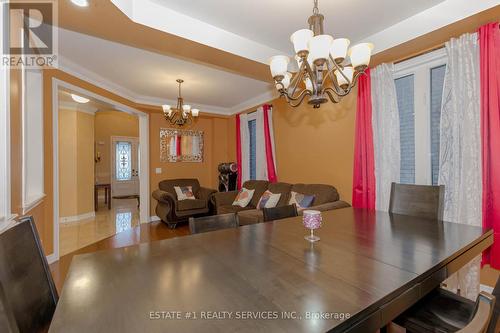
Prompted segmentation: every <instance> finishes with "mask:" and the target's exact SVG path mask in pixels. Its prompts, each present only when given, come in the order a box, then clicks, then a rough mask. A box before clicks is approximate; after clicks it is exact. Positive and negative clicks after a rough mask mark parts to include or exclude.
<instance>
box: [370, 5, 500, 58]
mask: <svg viewBox="0 0 500 333" xmlns="http://www.w3.org/2000/svg"><path fill="white" fill-rule="evenodd" d="M495 6H498V0H480V1H478V0H445V1H443V2H441V3H439V4H437V5H436V6H434V7H431V8H429V9H426V10H424V11H422V12H420V13H418V14H415V15H413V16H411V17H409V18H407V19H405V20H403V21H401V22H399V23H396V24H394V25H392V26H390V27H388V28H386V29H384V30H382V31H379V32H377V33H375V34H372V35H371V36H368V37H366V38H364V39H363V40H362V41H369V42H370V43H373V44H374V45H375V49H374V54H376V53H379V52H382V51H385V50H388V49H390V48H392V47H395V46H397V45H399V44H402V43H405V42H407V41H410V40H412V39H415V38H417V37H420V36H422V35H425V34H427V33H430V32H432V31H435V30H438V29H440V28H443V27H445V26H447V25H449V24H452V23H454V22H457V21H460V20H462V19H465V18H467V17H469V16H471V15H474V14H477V13H479V12H482V11H484V10H487V9H489V8H492V7H495Z"/></svg>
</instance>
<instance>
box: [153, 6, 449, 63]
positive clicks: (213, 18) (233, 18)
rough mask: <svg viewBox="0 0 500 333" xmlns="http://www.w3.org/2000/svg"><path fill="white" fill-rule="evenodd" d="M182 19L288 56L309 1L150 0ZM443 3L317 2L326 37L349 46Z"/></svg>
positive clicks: (304, 24) (303, 23)
mask: <svg viewBox="0 0 500 333" xmlns="http://www.w3.org/2000/svg"><path fill="white" fill-rule="evenodd" d="M153 1H154V2H157V3H159V4H161V5H163V6H166V7H168V8H170V9H172V10H174V11H177V12H179V13H182V14H184V15H188V16H191V17H193V18H196V19H198V20H201V21H203V22H206V23H208V24H211V25H214V26H216V27H219V28H222V29H224V30H227V31H231V32H233V33H235V34H237V35H240V36H242V37H246V38H248V39H251V40H253V41H256V42H258V43H261V44H264V45H267V46H270V47H273V48H275V49H278V50H281V51H282V52H285V53H291V52H292V50H293V46H292V44H291V42H290V35H291V34H292V33H293V32H295V31H297V30H299V29H304V28H307V26H308V25H307V19H308V17H309V16H310V15H311V14H312V8H313V1H312V0H237V1H234V0H210V1H207V0H183V1H178V0H153ZM443 1H444V0H418V1H401V0H376V1H373V0H349V1H333V0H320V1H319V10H320V13H321V14H323V15H324V16H325V33H327V34H330V35H333V36H334V37H335V38H338V37H343V38H348V39H350V40H351V41H353V42H359V41H362V40H363V39H364V38H366V37H368V36H370V35H372V34H374V33H375V32H378V31H381V30H384V29H386V28H387V27H390V26H392V25H394V24H396V23H398V22H400V21H402V20H404V19H406V18H408V17H410V16H413V15H415V14H417V13H419V12H421V11H423V10H425V9H428V8H430V7H432V6H435V5H437V4H439V3H440V2H443Z"/></svg>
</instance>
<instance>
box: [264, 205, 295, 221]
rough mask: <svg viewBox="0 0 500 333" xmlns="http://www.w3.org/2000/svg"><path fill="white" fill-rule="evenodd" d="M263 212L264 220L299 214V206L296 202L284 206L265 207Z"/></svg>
mask: <svg viewBox="0 0 500 333" xmlns="http://www.w3.org/2000/svg"><path fill="white" fill-rule="evenodd" d="M262 213H263V214H264V222H268V221H275V220H281V219H286V218H288V217H295V216H298V214H297V206H296V205H295V204H293V205H288V206H282V207H274V208H263V209H262Z"/></svg>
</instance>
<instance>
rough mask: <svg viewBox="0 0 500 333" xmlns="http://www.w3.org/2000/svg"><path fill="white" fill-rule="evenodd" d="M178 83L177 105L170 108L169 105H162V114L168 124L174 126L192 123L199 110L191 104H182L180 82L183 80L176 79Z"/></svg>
mask: <svg viewBox="0 0 500 333" xmlns="http://www.w3.org/2000/svg"><path fill="white" fill-rule="evenodd" d="M176 81H177V83H179V96H178V97H177V106H176V107H175V108H172V106H171V105H168V104H164V105H162V106H161V107H162V109H163V115H164V116H165V119H166V120H168V121H169V122H170V124H172V125H175V126H184V125H190V124H192V123H193V120H194V118H196V117H198V115H199V113H200V110H199V109H192V108H191V105H189V104H184V99H183V98H182V96H181V84H182V83H183V82H184V80H182V79H177V80H176Z"/></svg>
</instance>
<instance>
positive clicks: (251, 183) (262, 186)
mask: <svg viewBox="0 0 500 333" xmlns="http://www.w3.org/2000/svg"><path fill="white" fill-rule="evenodd" d="M268 186H269V182H268V181H267V180H247V181H246V182H245V183H243V186H242V187H244V188H247V189H249V190H255V192H254V194H253V197H252V200H251V201H250V204H249V205H248V206H251V207H253V208H255V207H257V204H258V203H259V200H260V197H261V196H262V194H263V193H264V192H265V191H266V190H267V187H268Z"/></svg>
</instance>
